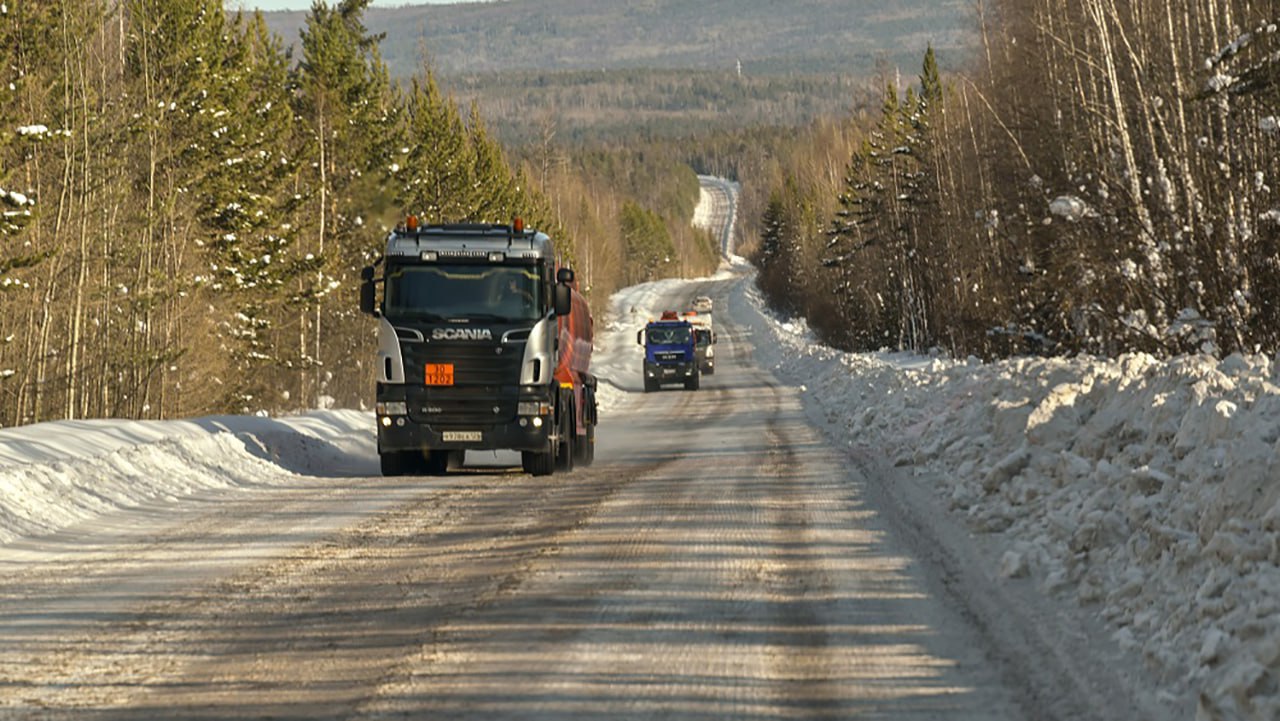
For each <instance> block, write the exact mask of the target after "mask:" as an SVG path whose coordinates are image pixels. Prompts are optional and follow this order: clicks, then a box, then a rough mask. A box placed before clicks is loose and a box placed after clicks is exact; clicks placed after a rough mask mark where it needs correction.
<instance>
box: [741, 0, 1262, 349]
mask: <svg viewBox="0 0 1280 721" xmlns="http://www.w3.org/2000/svg"><path fill="white" fill-rule="evenodd" d="M978 7H979V9H980V11H981V13H980V17H979V21H980V28H979V30H980V32H979V37H980V45H981V47H980V51H979V53H978V54H977V55H978V60H977V61H976V62H974V63H972V64H969V65H965V66H962V67H956V68H949V69H947V71H946V72H944V71H943V69H941V68H939V66H938V63H937V62H936V59H935V57H934V54H933V53H932V52H928V53H926V54H925V55H924V56H923V57H922V58H921V64H920V66H919V67H920V68H921V69H920V71H919V73H918V75H917V76H916V77H915V78H913V79H911V80H910V81H907V82H897V81H895V80H893V79H889V80H888V82H886V83H885V84H884V85H883V86H882V87H883V91H882V93H881V103H880V107H879V108H877V109H872V110H870V111H866V110H863V111H859V112H855V113H853V114H852V115H849V116H846V117H845V118H843V119H830V118H827V119H820V120H819V121H816V122H814V123H813V124H812V125H811V126H810V127H809V128H808V130H807V132H805V133H801V134H798V135H799V137H797V138H795V139H791V138H786V137H782V138H778V139H777V140H776V144H775V145H774V146H773V147H772V148H771V149H770V150H768V151H765V152H762V153H760V154H758V155H757V156H756V157H755V158H754V159H747V160H746V162H747V164H746V165H744V166H742V167H735V168H734V169H733V172H734V173H736V174H739V175H741V176H742V177H743V178H750V179H752V180H753V181H758V182H751V183H744V188H746V192H747V197H746V198H745V200H744V205H743V207H744V211H745V215H746V219H747V222H748V223H749V224H750V227H749V228H748V229H747V235H748V236H749V237H751V238H752V239H754V240H755V242H756V243H757V245H756V246H755V251H754V255H753V257H754V259H755V260H756V263H757V266H758V267H759V269H760V276H759V283H760V286H761V287H762V289H763V290H764V291H765V293H766V294H767V296H768V298H769V299H770V301H771V302H772V303H773V304H775V305H776V306H777V307H779V308H781V309H783V310H784V311H786V312H789V313H793V314H797V315H802V316H804V317H806V318H808V320H809V322H810V323H811V325H812V326H813V328H814V329H815V331H816V332H818V333H819V335H820V336H821V337H822V338H823V340H825V341H826V342H828V343H831V344H833V345H836V346H838V347H841V348H846V349H856V350H877V349H894V350H898V349H903V350H912V351H917V352H935V351H936V352H945V353H948V354H951V355H953V356H957V357H965V356H966V355H976V356H979V357H983V358H992V357H1004V356H1010V355H1016V354H1046V355H1052V354H1076V353H1089V354H1097V355H1105V356H1112V357H1114V356H1118V355H1121V354H1124V353H1132V352H1144V353H1150V354H1155V355H1158V356H1172V355H1176V354H1181V353H1208V354H1213V355H1218V356H1226V355H1228V354H1230V353H1235V352H1243V353H1258V352H1263V353H1268V354H1271V353H1275V352H1276V351H1277V350H1280V312H1278V311H1280V308H1278V307H1277V304H1278V303H1280V197H1278V196H1277V192H1278V191H1280V176H1278V172H1280V152H1278V150H1280V147H1278V142H1280V122H1278V116H1280V32H1277V25H1276V23H1277V22H1280V18H1277V17H1275V16H1274V6H1273V5H1268V4H1265V3H1256V2H1251V1H1249V0H1178V1H1176V2H1169V1H1168V0H1133V1H1132V2H1117V0H1082V1H1080V2H1067V1H1066V0H1025V1H1024V0H1018V1H1017V2H1013V1H1012V0H1008V1H1006V0H989V1H988V2H984V3H979V4H978ZM1268 13H1270V14H1268Z"/></svg>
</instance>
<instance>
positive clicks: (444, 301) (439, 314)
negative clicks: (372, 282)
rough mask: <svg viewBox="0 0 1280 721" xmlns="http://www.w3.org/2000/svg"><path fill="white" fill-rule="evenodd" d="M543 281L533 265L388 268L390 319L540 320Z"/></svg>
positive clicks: (387, 303)
mask: <svg viewBox="0 0 1280 721" xmlns="http://www.w3.org/2000/svg"><path fill="white" fill-rule="evenodd" d="M542 306H543V300H542V291H541V283H539V282H538V273H537V269H536V268H534V267H532V266H501V265H490V264H487V263H486V264H483V265H453V264H450V265H444V264H442V265H403V266H398V267H396V266H393V267H391V268H388V269H387V286H386V298H385V303H384V307H383V312H384V313H385V314H386V316H387V317H388V318H418V319H426V320H442V319H448V318H477V319H486V320H511V321H516V320H536V319H538V318H541V317H542V315H543V307H542Z"/></svg>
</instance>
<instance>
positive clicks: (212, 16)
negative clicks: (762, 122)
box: [0, 0, 716, 426]
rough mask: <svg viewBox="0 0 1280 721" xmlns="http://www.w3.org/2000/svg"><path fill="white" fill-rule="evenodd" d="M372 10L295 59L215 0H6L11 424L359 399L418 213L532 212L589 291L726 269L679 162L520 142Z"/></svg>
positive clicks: (4, 150)
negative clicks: (397, 51) (374, 289)
mask: <svg viewBox="0 0 1280 721" xmlns="http://www.w3.org/2000/svg"><path fill="white" fill-rule="evenodd" d="M367 6H368V0H342V2H337V3H323V2H321V3H316V4H315V5H314V6H313V8H312V10H311V12H310V13H308V15H307V17H306V20H305V25H304V27H303V28H302V29H301V31H300V33H299V38H298V42H297V44H296V55H295V54H294V52H290V51H288V50H286V43H285V41H284V40H283V39H282V38H281V37H280V36H278V35H277V34H275V33H272V32H271V31H269V30H268V28H267V26H266V23H265V22H264V20H263V18H262V17H261V16H260V15H255V16H247V15H244V14H241V13H228V12H226V11H224V9H223V6H222V3H221V2H220V0H59V1H58V2H50V3H9V4H4V5H0V53H3V55H4V57H3V63H2V64H0V73H3V74H4V77H0V211H2V212H3V215H2V216H0V311H2V312H0V425H5V426H8V425H17V424H25V423H34V422H38V421H43V420H54V419H74V418H97V417H122V418H174V417H193V416H197V415H203V414H211V413H257V412H266V413H277V412H284V411H291V410H300V409H306V408H316V407H330V406H337V407H350V408H359V407H366V406H368V405H369V403H371V398H372V388H373V385H372V384H373V380H372V378H373V376H372V373H371V371H369V370H368V368H367V365H368V363H367V359H369V358H372V357H373V353H372V347H373V344H374V341H375V336H374V328H373V327H372V325H371V324H370V323H368V320H367V318H364V317H361V316H360V315H359V313H358V311H357V306H358V303H357V286H358V278H359V270H360V268H361V267H363V266H364V265H366V264H368V263H369V262H371V261H372V260H373V259H374V258H376V256H377V254H378V253H379V252H380V249H381V245H382V243H383V242H384V239H385V235H386V232H387V229H388V228H389V227H391V226H393V225H394V224H395V223H396V221H397V220H398V219H399V218H401V217H402V216H403V215H404V214H406V213H409V212H413V213H416V214H418V215H419V216H420V217H422V218H423V219H424V221H458V220H471V221H481V222H509V221H510V220H511V219H512V218H514V217H517V216H519V217H523V218H524V219H525V221H526V223H527V225H528V227H537V228H539V229H543V230H546V231H548V232H549V233H550V235H552V237H553V238H556V239H557V240H558V248H559V250H560V252H561V253H562V254H563V255H564V260H565V262H567V263H569V264H571V265H574V266H575V267H578V268H579V278H580V281H581V282H582V284H583V286H584V290H586V292H587V293H588V295H589V297H590V298H591V301H592V302H593V303H595V304H596V305H597V307H599V305H600V304H601V303H602V302H603V301H604V300H605V299H607V297H608V295H609V293H610V292H612V290H613V289H614V288H617V287H618V286H619V285H620V284H622V283H624V282H634V281H635V280H637V279H645V278H649V277H655V276H662V275H676V274H679V273H694V274H696V273H702V272H706V271H707V270H709V269H710V268H712V267H714V264H715V262H716V258H715V248H714V244H713V241H712V239H711V238H710V237H708V236H707V235H706V234H704V233H700V232H697V231H694V230H693V229H691V228H690V225H689V220H690V218H691V217H692V210H693V207H694V205H695V204H696V202H697V198H698V181H697V178H696V176H695V174H694V172H693V171H692V170H691V169H690V168H689V166H688V165H686V164H683V163H680V162H675V161H674V160H671V159H668V158H663V157H662V155H661V154H654V153H651V154H649V156H647V158H646V160H645V162H643V163H639V162H631V161H628V160H627V158H628V157H629V154H632V155H631V156H632V157H634V153H636V152H642V150H643V149H640V148H637V149H632V150H629V151H627V152H621V151H619V152H616V153H611V154H607V155H603V156H600V157H596V158H594V159H591V162H590V163H589V164H587V163H584V162H578V161H577V160H575V159H574V158H571V157H570V156H569V155H568V154H567V153H566V152H565V151H564V150H563V148H562V147H561V146H559V145H555V144H552V143H550V142H545V143H542V144H540V145H538V146H536V147H534V148H532V149H531V150H529V151H528V152H525V153H523V154H522V155H521V156H520V157H518V158H517V157H515V156H513V155H509V154H508V152H507V151H506V150H505V149H504V148H503V147H501V146H500V145H499V143H498V142H497V141H496V140H495V139H494V138H493V136H492V133H491V131H490V130H489V128H488V127H487V125H486V123H485V121H484V118H483V117H482V115H481V114H480V113H479V112H477V111H475V109H474V108H459V107H458V104H457V102H456V101H455V99H454V97H453V96H452V95H450V94H449V93H447V92H445V91H443V90H442V89H441V86H440V84H439V82H438V81H437V79H436V77H435V75H434V73H433V72H432V71H431V69H430V68H429V67H426V66H424V67H423V69H422V71H421V72H420V73H418V74H417V75H415V76H414V77H412V78H397V79H395V80H393V79H392V78H391V76H390V74H389V73H388V71H387V67H386V65H385V63H384V62H383V61H382V59H381V55H380V50H379V37H378V36H377V35H376V34H374V33H372V32H370V31H369V30H368V29H367V27H366V26H365V25H364V22H363V18H364V14H365V12H366V10H367ZM658 256H660V257H661V258H662V259H663V261H664V262H663V263H660V264H653V263H652V259H653V258H654V257H658ZM632 258H635V259H639V260H637V261H632ZM637 263H642V264H643V265H637Z"/></svg>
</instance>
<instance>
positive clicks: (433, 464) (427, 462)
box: [422, 451, 462, 476]
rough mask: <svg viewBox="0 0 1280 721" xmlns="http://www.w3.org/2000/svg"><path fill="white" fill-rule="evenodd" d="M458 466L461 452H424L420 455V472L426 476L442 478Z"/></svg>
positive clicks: (460, 462) (460, 463) (460, 460)
mask: <svg viewBox="0 0 1280 721" xmlns="http://www.w3.org/2000/svg"><path fill="white" fill-rule="evenodd" d="M460 465H462V457H461V451H426V452H424V453H423V454H422V472H423V473H424V474H426V475H428V476H443V475H444V474H446V473H448V472H449V471H451V470H453V469H455V468H457V467H458V466H460Z"/></svg>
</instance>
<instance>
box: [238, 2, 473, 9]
mask: <svg viewBox="0 0 1280 721" xmlns="http://www.w3.org/2000/svg"><path fill="white" fill-rule="evenodd" d="M461 1H462V0H373V2H371V3H369V5H370V7H375V8H392V7H401V6H404V5H450V4H456V3H458V2H461ZM336 2H337V0H330V3H329V4H330V5H333V4H336ZM226 5H227V7H229V8H235V7H238V6H239V7H243V9H245V10H249V11H253V10H263V11H271V10H310V9H311V0H227V3H226Z"/></svg>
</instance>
